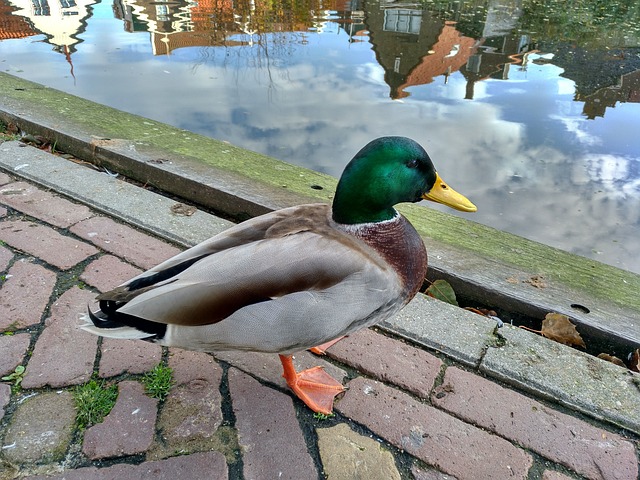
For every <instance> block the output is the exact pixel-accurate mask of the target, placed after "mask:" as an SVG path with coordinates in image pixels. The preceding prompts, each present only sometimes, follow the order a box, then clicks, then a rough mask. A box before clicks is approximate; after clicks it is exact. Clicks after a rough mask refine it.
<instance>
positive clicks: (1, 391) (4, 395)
mask: <svg viewBox="0 0 640 480" xmlns="http://www.w3.org/2000/svg"><path fill="white" fill-rule="evenodd" d="M10 399H11V387H10V386H9V385H8V384H6V383H0V420H2V417H4V407H6V406H7V405H8V404H9V400H10Z"/></svg>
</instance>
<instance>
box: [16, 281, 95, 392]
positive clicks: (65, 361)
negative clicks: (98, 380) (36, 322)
mask: <svg viewBox="0 0 640 480" xmlns="http://www.w3.org/2000/svg"><path fill="white" fill-rule="evenodd" d="M93 297H94V294H93V293H91V292H89V291H86V290H80V289H79V288H78V287H72V288H71V289H69V290H67V291H66V292H65V293H63V294H62V296H61V297H60V298H59V299H58V300H57V301H56V302H54V304H53V305H52V306H51V316H50V317H49V318H48V319H47V320H46V321H45V328H44V330H43V331H42V333H41V334H40V336H39V337H38V340H37V341H36V345H35V347H34V349H33V355H32V357H31V359H30V360H29V363H28V364H27V370H26V372H25V375H24V380H23V381H22V387H23V388H40V387H44V386H45V385H49V386H51V387H54V388H56V387H63V386H68V385H77V384H80V383H85V382H87V381H88V380H89V379H90V378H91V374H92V373H93V364H94V362H95V357H96V352H97V350H98V337H97V336H95V335H92V334H90V333H88V332H85V331H83V330H80V329H79V328H78V324H79V323H80V322H79V319H78V318H79V314H80V312H84V311H85V310H86V308H87V305H88V304H90V303H91V302H92V300H93ZM71 347H73V348H71ZM53 365H55V368H52V366H53Z"/></svg>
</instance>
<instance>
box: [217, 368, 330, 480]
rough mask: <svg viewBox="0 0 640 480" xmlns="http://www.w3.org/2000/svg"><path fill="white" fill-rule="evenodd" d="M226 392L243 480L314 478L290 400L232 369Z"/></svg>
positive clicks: (311, 465)
mask: <svg viewBox="0 0 640 480" xmlns="http://www.w3.org/2000/svg"><path fill="white" fill-rule="evenodd" d="M229 390H230V392H231V402H232V405H233V411H234V412H235V415H236V428H237V430H238V441H239V443H240V447H241V448H242V456H243V463H244V477H245V478H256V479H258V478H279V479H291V480H298V479H301V478H317V477H318V472H317V470H316V468H315V465H314V463H313V460H312V458H311V456H310V455H309V453H308V451H307V445H306V442H305V440H304V437H303V435H302V431H301V429H300V425H299V424H298V419H297V418H296V412H295V409H294V408H293V403H292V400H291V398H290V397H288V396H287V395H284V394H282V393H280V392H277V391H275V390H273V389H271V388H268V387H265V386H263V385H261V384H260V383H259V382H258V381H257V380H255V379H254V378H252V377H250V376H249V375H247V374H245V373H242V372H241V371H240V370H237V369H235V368H231V369H229Z"/></svg>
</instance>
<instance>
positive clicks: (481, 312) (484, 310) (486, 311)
mask: <svg viewBox="0 0 640 480" xmlns="http://www.w3.org/2000/svg"><path fill="white" fill-rule="evenodd" d="M464 309H465V310H469V311H470V312H473V313H477V314H478V315H482V316H483V317H497V316H498V314H497V313H496V312H495V311H494V310H489V309H488V308H481V307H478V308H474V307H464Z"/></svg>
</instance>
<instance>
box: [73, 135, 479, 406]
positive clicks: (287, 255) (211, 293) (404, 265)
mask: <svg viewBox="0 0 640 480" xmlns="http://www.w3.org/2000/svg"><path fill="white" fill-rule="evenodd" d="M421 199H428V200H433V201H435V202H439V203H443V204H446V205H449V206H451V207H453V208H455V209H458V210H462V211H466V212H473V211H475V210H476V207H475V206H474V205H473V204H472V203H471V202H470V201H469V200H467V199H466V198H465V197H464V196H462V195H460V194H459V193H457V192H455V191H454V190H453V189H451V188H450V187H448V186H447V185H446V184H445V183H444V182H443V181H442V180H441V178H440V176H439V175H438V174H437V173H436V170H435V168H434V166H433V164H432V162H431V159H430V158H429V155H428V154H427V152H426V151H425V150H424V149H423V148H422V147H421V146H420V145H419V144H418V143H416V142H415V141H413V140H410V139H408V138H404V137H382V138H378V139H376V140H374V141H372V142H371V143H369V144H368V145H366V146H365V147H364V148H362V150H360V151H359V152H358V153H357V154H356V156H355V157H354V158H353V160H351V162H349V164H348V165H347V166H346V168H345V169H344V173H343V174H342V176H341V178H340V181H339V182H338V186H337V189H336V193H335V197H334V199H333V204H332V206H329V205H326V204H320V203H319V204H309V205H300V206H296V207H290V208H285V209H282V210H277V211H274V212H271V213H268V214H266V215H262V216H259V217H256V218H253V219H251V220H248V221H246V222H243V223H240V224H239V225H236V226H234V227H232V228H230V229H228V230H226V231H225V232H223V233H220V234H218V235H216V236H214V237H212V238H210V239H209V240H206V241H204V242H202V243H200V244H199V245H196V246H195V247H193V248H190V249H189V250H186V251H184V252H182V253H180V254H179V255H176V256H175V257H173V258H171V259H169V260H166V261H165V262H162V263H161V264H160V265H158V266H157V267H155V268H152V269H150V270H147V271H146V272H144V273H142V274H140V275H138V276H137V277H135V278H133V279H131V280H129V281H128V282H126V283H124V284H123V285H121V286H119V287H117V288H115V289H114V290H111V291H109V292H106V293H102V294H100V295H98V297H97V301H98V302H99V310H98V311H95V312H92V311H91V310H89V312H88V315H86V320H87V323H86V325H83V328H84V329H85V330H88V331H90V332H92V333H95V334H97V335H102V336H105V337H115V338H138V339H144V340H148V341H152V342H155V343H158V344H160V345H165V346H175V347H180V348H184V349H189V350H198V351H205V352H216V351H220V350H244V351H254V352H272V353H277V354H279V355H280V359H281V361H282V366H283V369H284V374H283V377H284V378H285V380H286V382H287V385H288V386H289V387H290V388H291V390H292V391H293V392H294V393H295V394H296V395H297V396H298V397H299V398H300V399H301V400H302V401H303V402H304V403H306V404H307V405H308V406H309V407H310V408H311V409H312V410H314V411H316V412H320V413H325V414H328V413H330V412H331V411H332V408H333V400H334V397H335V396H336V395H337V394H339V393H340V392H342V391H343V390H344V389H343V386H342V384H341V383H340V382H338V381H336V380H335V379H333V378H332V377H331V376H330V375H329V374H327V373H326V372H324V370H322V369H321V368H320V367H314V368H311V369H308V370H304V371H301V372H296V370H295V368H294V366H293V361H292V354H293V353H294V352H297V351H301V350H304V349H308V348H311V347H313V346H316V345H319V344H323V343H325V342H327V341H330V340H332V339H336V338H340V337H342V336H345V335H348V334H349V333H352V332H354V331H356V330H359V329H361V328H365V327H368V326H371V325H374V324H376V323H378V322H380V321H382V320H384V319H386V318H389V317H391V316H392V315H394V314H395V313H396V312H398V311H399V310H400V309H401V308H402V307H403V306H404V305H406V304H407V303H408V302H409V300H411V299H412V298H413V296H414V295H415V294H416V292H417V291H418V289H419V288H420V286H421V285H422V283H423V281H424V278H425V274H426V271H427V253H426V249H425V246H424V243H423V242H422V238H421V237H420V235H418V233H417V232H416V230H415V229H414V227H413V226H412V225H411V223H409V221H408V220H407V219H406V218H405V217H404V216H402V215H401V214H399V213H398V212H397V211H396V210H395V208H394V205H396V204H398V203H401V202H418V201H420V200H421Z"/></svg>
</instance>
